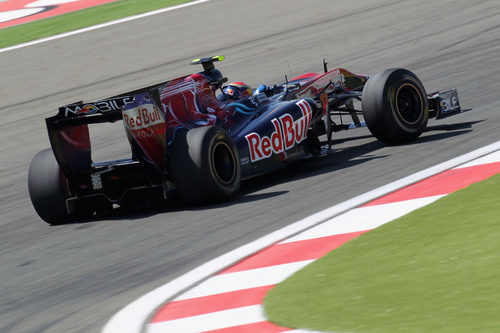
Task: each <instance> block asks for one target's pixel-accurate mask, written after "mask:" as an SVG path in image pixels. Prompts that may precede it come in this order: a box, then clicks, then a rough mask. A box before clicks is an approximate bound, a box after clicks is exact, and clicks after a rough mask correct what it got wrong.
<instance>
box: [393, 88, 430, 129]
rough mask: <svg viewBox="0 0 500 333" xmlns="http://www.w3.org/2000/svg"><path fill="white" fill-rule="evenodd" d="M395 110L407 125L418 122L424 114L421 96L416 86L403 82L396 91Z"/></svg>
mask: <svg viewBox="0 0 500 333" xmlns="http://www.w3.org/2000/svg"><path fill="white" fill-rule="evenodd" d="M396 111H397V112H398V115H399V118H400V119H401V120H403V121H404V122H405V123H406V124H408V125H413V124H416V123H418V121H419V120H420V119H421V118H422V115H423V114H424V108H423V102H422V96H421V95H420V92H419V91H418V90H417V88H416V87H415V86H414V85H413V84H410V83H405V84H403V85H401V86H400V87H399V88H398V91H397V92H396Z"/></svg>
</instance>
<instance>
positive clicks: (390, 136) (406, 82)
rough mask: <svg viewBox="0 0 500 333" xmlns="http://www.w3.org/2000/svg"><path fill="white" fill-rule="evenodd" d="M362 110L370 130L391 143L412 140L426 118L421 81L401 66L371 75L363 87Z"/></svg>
mask: <svg viewBox="0 0 500 333" xmlns="http://www.w3.org/2000/svg"><path fill="white" fill-rule="evenodd" d="M362 109H363V116H364V118H365V122H366V125H367V126H368V129H369V130H370V132H371V133H372V134H373V135H374V136H375V137H376V138H377V139H379V140H380V141H383V142H385V143H387V144H390V145H397V144H403V143H407V142H410V141H413V140H415V139H416V138H418V137H419V136H420V134H422V132H423V131H424V129H425V127H426V126H427V121H428V119H429V107H428V101H427V95H426V93H425V89H424V86H423V85H422V82H420V80H419V79H418V77H417V76H416V75H415V74H413V73H412V72H410V71H409V70H406V69H402V68H395V69H387V70H385V71H383V72H380V73H377V74H375V75H373V76H372V77H370V79H369V80H368V82H366V85H365V87H364V89H363V98H362Z"/></svg>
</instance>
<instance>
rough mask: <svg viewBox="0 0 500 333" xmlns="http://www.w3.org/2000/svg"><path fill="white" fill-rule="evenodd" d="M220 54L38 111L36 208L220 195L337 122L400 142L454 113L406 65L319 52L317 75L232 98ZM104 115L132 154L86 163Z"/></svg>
mask: <svg viewBox="0 0 500 333" xmlns="http://www.w3.org/2000/svg"><path fill="white" fill-rule="evenodd" d="M223 59H224V58H223V57H222V56H217V57H209V58H201V59H196V60H194V61H193V62H192V64H201V65H202V66H203V71H201V72H198V73H194V74H189V75H186V76H183V77H180V78H176V79H173V80H169V81H166V82H162V83H159V84H155V85H152V86H148V87H144V88H141V89H138V90H135V91H130V92H126V93H124V94H120V95H117V96H113V97H109V98H106V99H103V100H100V101H97V102H82V101H81V102H77V103H72V104H68V105H64V106H62V107H60V108H59V112H58V114H57V115H55V116H53V117H49V118H47V119H46V124H47V130H48V134H49V139H50V144H51V147H52V148H51V149H47V150H43V151H41V152H39V153H37V154H36V155H35V156H34V158H33V160H32V161H31V165H30V169H29V175H28V185H29V193H30V197H31V201H32V203H33V206H34V208H35V210H36V211H37V213H38V214H39V215H40V217H41V218H42V219H43V220H45V221H46V222H48V223H51V224H60V223H67V222H69V221H71V220H74V219H78V218H81V217H89V216H95V215H97V214H101V213H102V212H105V211H109V210H111V209H112V208H113V205H119V206H126V205H127V204H128V203H130V202H132V201H133V200H134V199H133V198H135V197H138V196H143V193H144V192H145V191H146V192H151V193H157V194H158V196H159V197H161V198H163V199H169V198H172V197H176V196H177V197H180V198H182V199H183V200H184V201H187V202H189V203H194V204H197V203H207V202H215V201H224V200H229V199H230V198H232V197H233V196H235V195H236V194H237V193H238V191H239V188H240V184H241V181H242V179H246V178H250V177H253V176H256V175H259V174H263V173H267V172H270V171H272V170H275V169H276V168H279V167H283V166H286V165H287V163H288V162H291V161H295V160H300V159H307V158H311V157H321V156H324V155H326V154H328V153H330V152H331V151H332V150H331V141H332V133H334V132H336V131H340V130H349V129H354V128H357V127H363V126H367V127H368V129H369V130H370V132H371V133H372V134H373V135H374V136H375V137H376V138H377V139H379V140H381V141H383V142H385V143H387V144H390V145H393V144H403V143H407V142H410V141H412V140H415V139H417V138H418V137H419V136H420V134H421V133H422V132H423V130H424V129H425V127H426V125H427V121H428V119H429V117H435V118H438V119H439V118H444V117H447V116H449V115H453V114H456V113H459V112H461V109H460V105H459V101H458V95H457V92H456V90H452V91H447V92H444V93H438V92H437V93H432V94H427V93H426V91H425V89H424V87H423V85H422V83H421V82H420V80H419V79H418V77H417V76H416V75H415V74H413V73H412V72H410V71H408V70H406V69H400V68H398V69H388V70H385V71H383V72H381V73H378V74H375V75H373V76H366V75H357V74H353V73H351V72H349V71H347V70H345V69H343V68H335V69H333V70H328V68H327V63H326V61H325V60H323V73H321V74H320V73H307V74H304V75H302V76H299V77H296V78H292V79H290V80H288V79H285V82H284V83H281V84H278V85H275V86H273V87H272V88H271V87H267V86H261V87H259V88H258V89H257V90H256V91H255V92H254V93H253V94H242V95H241V96H239V98H237V99H235V98H234V97H235V96H234V95H233V93H232V92H231V93H229V92H230V90H228V89H224V87H225V86H224V84H225V83H226V82H227V79H226V78H225V77H224V76H223V75H222V74H221V72H220V71H219V70H217V69H216V68H215V66H214V63H215V62H217V61H221V60H223ZM245 89H246V88H245ZM219 91H220V93H219ZM355 104H356V105H360V106H361V110H358V109H356V108H355ZM337 117H338V119H340V120H341V119H342V117H344V118H345V117H349V119H350V121H349V123H344V122H343V121H339V120H337V121H336V119H337ZM115 121H122V122H123V125H124V130H125V132H126V135H127V138H128V141H129V143H130V147H131V156H129V157H128V158H126V159H122V160H116V161H104V162H95V161H92V159H91V143H90V135H89V129H88V125H89V124H95V123H102V122H115ZM323 135H326V144H323V145H322V144H321V142H320V140H319V137H320V136H323Z"/></svg>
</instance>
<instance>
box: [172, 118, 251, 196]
mask: <svg viewBox="0 0 500 333" xmlns="http://www.w3.org/2000/svg"><path fill="white" fill-rule="evenodd" d="M170 170H171V173H172V180H173V182H174V184H175V187H176V190H177V192H178V193H179V194H180V196H181V197H182V199H183V200H184V201H186V202H188V203H191V204H200V203H209V202H217V201H227V200H229V199H231V198H232V197H233V196H235V195H236V194H237V193H238V191H239V189H240V184H241V165H240V159H239V154H238V150H237V148H236V145H235V144H234V141H233V139H232V138H231V137H230V136H229V135H228V134H227V132H226V131H225V130H224V129H222V128H220V127H217V126H205V127H197V128H193V129H190V130H189V131H187V132H180V133H179V132H178V133H176V138H175V142H174V146H173V149H172V155H171V161H170Z"/></svg>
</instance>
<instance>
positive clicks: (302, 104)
mask: <svg viewBox="0 0 500 333" xmlns="http://www.w3.org/2000/svg"><path fill="white" fill-rule="evenodd" d="M296 105H297V106H298V107H299V108H300V110H301V112H302V116H301V117H300V118H299V119H297V120H295V121H294V120H293V117H292V116H291V115H290V114H288V113H285V114H283V115H282V116H280V117H279V118H274V119H273V120H271V123H272V124H273V126H274V132H273V133H271V135H270V136H263V137H261V136H260V135H259V134H258V133H255V132H253V133H250V134H247V135H246V136H245V139H246V140H247V142H248V147H249V150H250V159H251V161H252V162H256V161H259V160H262V159H264V158H268V157H270V156H271V155H272V154H273V153H275V154H279V153H281V152H284V151H285V150H288V149H290V148H292V147H293V146H294V145H295V144H299V143H301V142H302V141H304V140H305V138H306V137H307V130H308V129H309V125H310V124H311V118H312V109H311V106H310V105H309V103H307V102H306V101H305V100H300V101H298V102H297V103H296Z"/></svg>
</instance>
